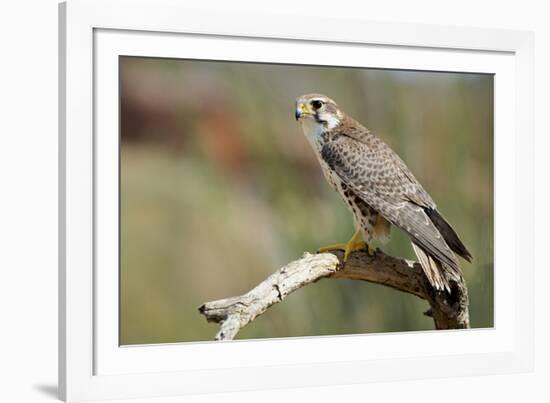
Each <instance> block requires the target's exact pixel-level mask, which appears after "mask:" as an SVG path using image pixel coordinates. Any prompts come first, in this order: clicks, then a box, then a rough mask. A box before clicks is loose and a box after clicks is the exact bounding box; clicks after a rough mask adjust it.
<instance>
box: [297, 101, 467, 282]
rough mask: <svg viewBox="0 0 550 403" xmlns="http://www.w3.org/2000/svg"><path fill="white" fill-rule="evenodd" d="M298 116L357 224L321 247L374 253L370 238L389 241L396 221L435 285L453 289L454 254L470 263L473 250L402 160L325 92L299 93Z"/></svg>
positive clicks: (458, 271) (456, 273) (456, 268)
mask: <svg viewBox="0 0 550 403" xmlns="http://www.w3.org/2000/svg"><path fill="white" fill-rule="evenodd" d="M296 120H297V121H298V122H299V123H300V125H301V127H302V130H303V132H304V134H305V136H306V138H307V139H308V141H309V143H310V144H311V146H312V148H313V151H314V152H315V155H316V156H317V159H318V160H319V163H320V165H321V168H322V171H323V174H324V176H325V178H326V180H327V181H328V183H329V184H330V186H331V187H332V188H333V189H334V190H336V191H337V192H338V193H339V194H340V196H341V197H342V199H343V200H344V202H345V203H346V205H347V206H348V208H349V209H350V210H351V212H352V214H353V221H354V225H355V229H356V231H355V233H354V235H353V236H352V237H351V239H350V240H349V241H348V242H347V243H345V244H336V245H330V246H326V247H323V248H320V249H319V251H320V252H324V251H328V250H335V249H342V250H343V251H344V262H346V261H347V259H348V257H349V255H350V253H351V252H354V251H357V250H365V249H366V250H367V252H368V253H369V254H370V255H373V254H374V253H375V251H374V250H373V248H372V247H371V246H370V245H369V243H370V242H371V241H373V240H379V241H382V242H385V241H387V240H388V239H389V236H390V229H391V226H392V225H395V226H396V227H398V228H400V229H401V230H403V231H405V233H406V234H407V235H408V236H409V238H410V240H411V244H412V247H413V250H414V252H415V253H416V256H417V257H418V260H419V262H420V265H421V266H422V269H423V270H424V273H425V274H426V277H427V278H428V280H429V282H430V284H431V285H432V287H433V288H435V289H436V290H438V291H443V290H446V291H447V292H449V293H450V285H449V282H450V281H453V280H454V281H458V280H459V279H460V277H461V276H462V273H461V269H460V266H459V263H458V259H457V257H456V255H455V253H456V254H457V255H459V256H462V257H463V258H464V259H466V260H467V261H469V262H471V260H472V255H471V254H470V252H468V249H467V248H466V246H464V243H463V242H462V241H461V240H460V238H459V236H458V235H457V233H456V232H455V230H454V229H453V228H452V227H451V225H450V224H449V223H448V222H447V221H446V220H445V218H443V216H442V215H441V214H440V213H439V211H438V210H437V208H436V205H435V203H434V201H433V200H432V198H431V197H430V195H429V194H428V192H426V191H425V190H424V188H423V187H422V185H421V184H420V183H419V182H418V180H416V178H415V177H414V175H413V174H412V173H411V171H410V170H409V168H407V166H406V165H405V163H404V162H403V160H401V158H399V156H398V155H397V154H396V153H395V152H394V151H393V150H392V149H391V148H390V147H389V146H388V145H386V144H385V143H384V142H383V141H382V140H380V139H379V138H378V137H376V136H375V135H374V134H372V133H371V132H370V131H369V130H368V129H367V128H366V127H364V126H363V125H361V124H360V123H359V122H357V121H356V120H354V119H352V118H351V117H349V116H347V115H346V114H345V113H344V112H343V111H342V110H341V109H340V108H339V107H338V105H336V103H335V102H334V101H333V100H332V99H330V98H329V97H327V96H324V95H321V94H307V95H303V96H301V97H299V98H298V99H297V100H296ZM361 238H363V239H361Z"/></svg>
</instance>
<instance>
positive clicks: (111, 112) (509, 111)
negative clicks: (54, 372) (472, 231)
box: [59, 0, 534, 401]
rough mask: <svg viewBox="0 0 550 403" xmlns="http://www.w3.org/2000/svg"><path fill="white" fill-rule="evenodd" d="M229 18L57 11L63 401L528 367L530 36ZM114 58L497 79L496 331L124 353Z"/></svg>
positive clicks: (78, 7) (147, 1)
mask: <svg viewBox="0 0 550 403" xmlns="http://www.w3.org/2000/svg"><path fill="white" fill-rule="evenodd" d="M230 17H231V18H228V15H227V13H223V14H221V13H220V14H216V13H213V12H209V13H205V12H200V11H196V10H190V9H187V8H186V7H185V6H184V5H183V4H179V3H178V2H174V1H169V0H157V1H153V0H139V1H123V0H118V1H103V0H99V1H98V0H93V1H92V0H71V1H69V2H67V3H63V4H61V5H60V36H59V39H60V64H59V65H60V141H59V144H60V154H59V155H60V182H59V183H60V231H59V232H60V274H59V290H60V291H59V292H60V295H59V301H60V305H59V306H60V309H59V317H60V321H59V338H60V339H59V343H60V344H59V351H60V357H59V390H60V394H61V397H62V398H63V399H65V400H67V401H75V400H92V399H108V398H132V397H148V396H169V395H183V394H191V393H195V394H196V393H213V392H223V391H235V390H254V389H262V388H274V387H295V386H316V385H336V384H349V383H361V382H372V381H388V380H405V379H413V378H416V379H418V378H428V377H442V376H460V375H476V374H480V375H481V374H490V373H511V372H526V371H530V370H532V368H533V355H534V350H533V297H532V294H533V282H534V280H533V276H534V275H533V246H532V245H533V242H532V241H533V213H532V209H525V206H529V205H532V204H533V167H532V155H533V117H532V115H533V74H532V71H533V37H532V34H531V33H529V32H517V31H505V30H488V29H477V28H458V27H443V26H425V25H412V24H395V23H380V22H368V21H361V20H323V21H319V19H315V18H308V17H303V18H300V19H288V18H282V17H277V16H269V15H242V14H239V15H237V14H235V15H231V16H230ZM320 22H321V24H320ZM319 26H323V27H324V28H323V30H322V31H319V30H318V28H317V27H319ZM319 49H330V52H318V50H319ZM119 55H140V56H156V57H176V58H202V59H205V58H207V59H217V60H241V61H263V62H285V63H298V64H300V63H303V64H319V65H326V64H338V65H343V66H346V65H350V66H351V65H353V66H361V67H382V68H407V69H417V70H447V71H472V72H485V73H492V74H495V261H496V262H497V265H496V266H495V267H496V275H495V327H494V328H493V329H478V330H468V331H456V332H454V331H449V332H422V333H407V334H392V335H356V336H338V337H313V338H296V339H279V340H261V341H259V340H256V341H235V342H224V343H219V342H218V343H216V342H211V343H191V344H179V345H157V346H136V347H131V348H126V347H119V346H118V338H117V337H116V329H117V326H118V306H117V304H118V299H117V298H118V294H117V292H118V284H117V273H118V271H116V270H117V268H115V266H114V265H113V262H118V255H117V253H118V251H117V248H118V235H117V234H118V232H117V231H116V228H115V227H114V226H115V225H117V223H118V217H117V216H116V214H117V212H116V211H115V210H116V209H113V206H114V205H116V197H117V195H116V194H115V193H118V160H117V158H118V148H117V147H118V132H117V130H118V124H117V122H118V115H117V114H118V96H117V94H118V92H117V91H118V81H117V80H118V70H117V69H116V66H117V62H118V56H119ZM411 56H413V57H411ZM98 132H99V133H101V136H98V135H97V133H98ZM511 178H513V179H511ZM520 178H521V180H520ZM526 178H527V179H526ZM520 206H522V208H521V209H520ZM526 210H527V211H526ZM511 211H512V212H513V214H511V213H510V212H511ZM520 251H521V253H520ZM113 270H115V271H113ZM390 346H391V349H390V348H389V347H390ZM321 350H322V351H323V355H322V356H320V355H319V354H318V351H321ZM220 357H223V359H221V358H220Z"/></svg>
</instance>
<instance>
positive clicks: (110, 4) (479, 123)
mask: <svg viewBox="0 0 550 403" xmlns="http://www.w3.org/2000/svg"><path fill="white" fill-rule="evenodd" d="M317 26H319V19H315V18H308V17H304V18H300V20H299V21H298V20H293V19H284V24H283V21H282V17H276V16H265V15H264V16H261V15H234V16H232V18H227V15H222V14H221V13H220V14H216V13H215V12H214V13H208V15H206V13H202V12H199V11H197V10H190V9H187V8H185V7H184V6H183V5H180V4H178V3H176V2H173V1H168V0H166V1H165V0H161V1H131V2H130V1H88V0H72V1H69V2H67V3H63V4H61V5H60V83H61V84H60V85H61V88H60V127H61V133H60V212H61V214H60V217H61V218H60V276H59V278H60V332H59V333H60V365H59V368H60V392H61V395H62V398H63V399H65V400H67V401H74V400H91V399H106V398H131V397H147V396H168V395H183V394H192V393H195V394H196V393H213V392H222V391H233V390H252V389H262V388H273V387H293V386H314V385H337V384H345V383H358V382H373V381H379V380H380V381H381V380H383V381H388V380H404V379H412V378H428V377H438V376H459V375H476V374H489V373H505V372H520V371H529V370H530V369H531V368H532V366H533V337H532V336H533V306H532V305H533V300H532V288H533V262H532V256H533V254H532V242H531V241H532V237H533V234H532V233H533V214H532V209H530V208H526V206H530V205H532V202H533V185H532V178H533V172H532V171H533V169H532V162H531V161H532V153H533V122H532V91H533V82H532V80H533V78H532V34H530V33H528V32H512V31H503V30H487V29H474V28H457V27H441V26H419V25H409V24H395V23H380V22H377V23H374V22H368V21H361V20H333V21H328V20H327V21H323V24H322V26H323V27H325V28H324V30H323V31H321V32H320V31H319V30H318V29H313V28H314V27H317ZM281 27H284V29H283V28H281Z"/></svg>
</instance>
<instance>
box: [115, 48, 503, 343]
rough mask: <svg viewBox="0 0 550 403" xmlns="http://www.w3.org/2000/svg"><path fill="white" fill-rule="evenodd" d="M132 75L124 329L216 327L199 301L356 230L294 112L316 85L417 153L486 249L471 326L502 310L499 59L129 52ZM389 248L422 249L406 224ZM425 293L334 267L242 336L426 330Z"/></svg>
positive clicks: (479, 256) (476, 249) (422, 174)
mask: <svg viewBox="0 0 550 403" xmlns="http://www.w3.org/2000/svg"><path fill="white" fill-rule="evenodd" d="M120 77H121V104H120V107H121V109H120V110H121V137H122V142H121V144H122V145H121V311H120V312H121V323H120V343H121V344H146V343H166V342H184V341H199V340H212V338H213V336H214V334H215V333H216V332H217V329H218V325H216V324H209V323H207V322H206V320H205V319H204V317H203V316H201V315H200V314H199V313H198V311H197V307H198V306H199V305H200V304H201V303H203V302H206V301H210V300H214V299H219V298H224V297H229V296H234V295H239V294H242V293H244V292H246V291H248V290H249V289H250V288H252V287H253V286H255V285H256V284H257V283H259V282H260V281H262V280H263V279H265V278H266V277H267V276H268V275H269V274H271V273H272V272H273V271H275V270H277V269H279V268H280V267H281V266H283V265H284V264H286V263H288V262H290V261H291V260H294V259H296V258H298V257H300V256H301V255H302V253H303V252H304V251H311V252H314V251H315V250H316V249H317V248H318V247H319V246H322V245H326V244H331V243H334V242H343V241H347V240H348V239H349V237H350V236H351V235H352V233H353V224H352V217H351V214H350V213H349V211H348V210H347V209H346V207H345V206H344V203H343V202H342V201H341V200H340V198H339V196H338V195H337V194H336V193H334V192H333V191H332V190H331V189H330V188H329V185H328V184H327V183H326V182H325V180H324V178H323V176H322V173H321V170H320V168H319V166H318V162H317V160H316V159H315V156H314V154H313V152H312V150H311V149H310V146H309V144H308V143H307V141H306V139H305V137H304V136H303V134H302V132H301V130H300V128H299V126H298V124H297V123H296V122H295V120H294V100H295V98H296V97H297V96H299V95H301V94H304V93H310V92H319V93H323V94H325V95H328V96H329V97H331V98H333V99H334V100H335V101H336V102H337V103H338V104H339V105H340V107H341V108H342V109H343V110H344V111H346V112H347V113H348V114H349V115H351V116H353V117H355V118H356V119H357V120H359V121H360V122H362V123H363V124H364V125H365V126H367V127H368V128H369V129H370V130H371V131H373V132H374V133H375V134H377V135H378V136H379V137H381V138H382V139H383V140H384V141H385V142H386V143H388V144H389V145H390V146H391V147H392V148H393V149H394V150H395V151H397V153H398V154H399V155H400V156H401V157H402V158H403V159H404V160H405V162H406V163H407V165H408V166H409V167H410V168H411V170H412V171H413V172H414V174H415V176H416V177H417V178H418V179H419V180H420V182H421V183H422V184H423V186H424V187H425V188H426V190H428V192H429V193H430V194H431V195H432V197H433V199H434V200H435V201H436V203H437V204H438V207H439V209H440V211H441V212H442V213H443V214H444V215H445V217H446V218H447V219H448V220H449V221H450V222H451V223H452V225H453V226H454V227H455V229H456V230H457V231H458V233H459V234H460V235H461V237H462V239H463V241H464V242H465V243H466V245H467V246H468V247H469V249H470V251H471V252H472V254H473V255H474V262H473V264H468V263H467V262H464V261H462V266H463V270H464V273H465V277H466V280H467V284H468V287H469V292H470V317H471V325H472V327H492V326H493V308H494V307H493V77H492V76H491V75H482V74H463V73H438V72H414V71H396V70H374V69H352V68H334V67H310V66H295V65H272V64H252V63H227V62H212V61H191V60H172V59H152V58H136V57H122V58H121V59H120ZM377 246H378V245H377ZM382 248H383V250H384V251H385V252H387V253H389V254H393V255H396V256H402V257H406V258H411V259H414V253H413V251H412V249H411V246H410V243H409V242H408V240H407V238H406V237H405V236H404V235H403V234H402V233H401V232H400V231H399V230H398V229H395V228H394V229H392V238H391V240H390V242H389V243H388V244H387V245H384V246H382ZM427 308H428V305H427V303H426V302H424V301H422V300H420V299H419V298H417V297H414V296H410V295H406V294H404V293H401V292H398V291H394V290H392V289H389V288H386V287H383V286H379V285H374V284H369V283H365V282H358V281H351V280H322V281H320V282H318V283H316V284H314V285H310V286H308V287H305V288H303V289H301V290H299V291H297V292H296V293H294V294H292V295H291V296H289V297H288V298H287V299H286V300H285V301H284V302H283V303H281V304H277V305H276V306H274V307H272V308H271V309H270V310H268V312H266V313H265V314H264V315H262V316H261V317H259V318H257V319H256V320H255V321H254V322H253V323H251V324H250V325H248V326H247V327H245V328H244V329H243V331H242V332H241V333H239V335H238V338H241V339H245V338H259V337H262V338H270V337H288V336H311V335H336V334H346V333H347V334H349V333H369V332H393V331H410V330H428V329H433V321H432V320H431V319H430V318H428V317H425V316H423V315H422V312H423V311H425V310H426V309H427Z"/></svg>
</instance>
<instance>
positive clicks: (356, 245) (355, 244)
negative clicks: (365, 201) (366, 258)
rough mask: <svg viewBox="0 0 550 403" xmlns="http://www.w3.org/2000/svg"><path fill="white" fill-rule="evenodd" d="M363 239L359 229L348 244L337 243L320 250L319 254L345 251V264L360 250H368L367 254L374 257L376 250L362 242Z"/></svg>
mask: <svg viewBox="0 0 550 403" xmlns="http://www.w3.org/2000/svg"><path fill="white" fill-rule="evenodd" d="M360 238H361V230H360V229H358V230H357V231H355V234H353V236H352V237H351V239H350V240H349V241H348V242H347V243H337V244H334V245H328V246H323V247H322V248H319V250H318V251H319V252H328V251H331V250H343V251H344V262H345V261H347V260H348V257H349V255H350V253H351V252H355V251H358V250H364V249H366V250H367V253H368V254H369V255H370V256H372V255H374V249H373V248H372V247H371V246H370V245H369V244H368V243H366V242H365V241H362V240H360Z"/></svg>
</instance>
